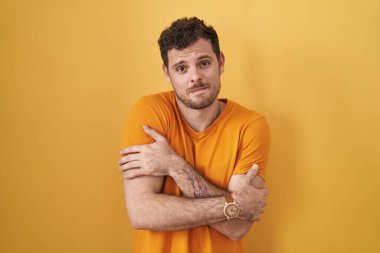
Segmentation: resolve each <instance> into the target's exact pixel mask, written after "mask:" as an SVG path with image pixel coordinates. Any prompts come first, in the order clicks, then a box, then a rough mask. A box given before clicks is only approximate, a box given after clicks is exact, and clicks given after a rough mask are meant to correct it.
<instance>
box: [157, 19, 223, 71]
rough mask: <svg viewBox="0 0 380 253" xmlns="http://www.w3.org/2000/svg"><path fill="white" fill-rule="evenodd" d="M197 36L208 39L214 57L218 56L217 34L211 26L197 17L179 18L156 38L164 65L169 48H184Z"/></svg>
mask: <svg viewBox="0 0 380 253" xmlns="http://www.w3.org/2000/svg"><path fill="white" fill-rule="evenodd" d="M199 38H203V39H207V40H209V41H210V42H211V47H212V50H213V51H214V53H215V55H216V57H217V58H219V57H220V49H219V40H218V35H217V34H216V31H215V30H214V28H212V26H207V25H206V24H205V23H204V22H203V20H200V19H198V18H197V17H192V18H180V19H177V20H176V21H174V22H173V23H172V24H171V26H170V27H168V28H166V29H165V30H164V31H162V33H161V36H160V38H159V39H158V45H159V46H160V51H161V57H162V60H163V61H164V64H165V66H166V67H168V51H169V50H171V49H173V48H175V49H177V50H180V49H184V48H186V47H188V46H190V45H191V44H193V43H194V42H195V41H197V40H198V39H199Z"/></svg>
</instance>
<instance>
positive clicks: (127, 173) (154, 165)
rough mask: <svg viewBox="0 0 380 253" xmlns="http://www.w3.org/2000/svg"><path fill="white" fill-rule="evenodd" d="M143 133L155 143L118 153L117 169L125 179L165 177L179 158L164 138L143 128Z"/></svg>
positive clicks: (146, 127) (153, 131) (150, 129)
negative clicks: (119, 157) (119, 155)
mask: <svg viewBox="0 0 380 253" xmlns="http://www.w3.org/2000/svg"><path fill="white" fill-rule="evenodd" d="M143 129H144V132H145V133H146V134H147V135H149V136H151V137H152V138H153V139H154V140H155V142H153V143H151V144H145V145H135V146H130V147H128V148H126V149H124V150H122V151H121V152H120V154H121V155H122V156H123V157H122V158H121V159H120V160H119V168H120V170H121V172H123V174H124V177H125V178H126V179H132V178H135V177H139V176H166V175H168V174H169V168H170V167H173V166H174V165H175V163H176V161H177V160H178V158H180V157H179V156H178V155H177V154H176V153H175V152H174V150H173V149H172V147H171V146H170V144H169V143H168V141H167V140H166V138H165V137H163V136H162V135H160V134H159V133H158V132H157V131H155V130H154V129H152V128H150V127H148V126H145V125H144V126H143Z"/></svg>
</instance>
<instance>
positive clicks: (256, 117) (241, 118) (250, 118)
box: [227, 100, 266, 128]
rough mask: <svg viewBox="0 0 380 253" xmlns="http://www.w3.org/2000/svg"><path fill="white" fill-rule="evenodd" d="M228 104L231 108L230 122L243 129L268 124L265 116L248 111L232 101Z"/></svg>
mask: <svg viewBox="0 0 380 253" xmlns="http://www.w3.org/2000/svg"><path fill="white" fill-rule="evenodd" d="M227 103H228V105H229V107H230V113H229V116H230V117H229V120H230V121H232V122H235V123H236V124H238V125H240V126H242V127H243V128H244V127H245V126H249V125H252V124H262V123H264V122H265V123H266V118H265V116H264V115H263V114H261V113H258V112H256V111H254V110H251V109H248V108H247V107H245V106H243V105H240V104H238V103H236V102H234V101H232V100H228V102H227Z"/></svg>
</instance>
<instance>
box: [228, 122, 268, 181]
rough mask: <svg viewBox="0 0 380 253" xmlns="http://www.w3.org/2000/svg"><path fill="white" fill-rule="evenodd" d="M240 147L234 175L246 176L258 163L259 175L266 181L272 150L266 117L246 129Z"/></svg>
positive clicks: (251, 123)
mask: <svg viewBox="0 0 380 253" xmlns="http://www.w3.org/2000/svg"><path fill="white" fill-rule="evenodd" d="M239 145H240V146H239V150H238V157H237V162H236V164H235V168H234V171H233V174H234V175H237V174H244V173H246V172H248V170H249V169H250V168H251V167H252V165H253V164H255V163H256V164H258V165H259V172H258V175H259V176H261V177H262V178H263V179H264V178H265V171H266V166H267V163H268V160H269V148H270V133H269V127H268V124H267V121H266V119H265V118H264V117H261V118H259V119H256V120H254V121H251V122H249V123H248V124H247V125H246V126H245V127H244V129H243V133H242V137H241V140H240V144H239Z"/></svg>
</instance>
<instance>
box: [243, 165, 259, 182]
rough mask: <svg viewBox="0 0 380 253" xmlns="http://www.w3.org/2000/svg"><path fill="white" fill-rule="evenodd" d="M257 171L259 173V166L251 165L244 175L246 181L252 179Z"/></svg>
mask: <svg viewBox="0 0 380 253" xmlns="http://www.w3.org/2000/svg"><path fill="white" fill-rule="evenodd" d="M258 171H259V165H257V164H254V165H252V167H251V169H250V170H249V171H248V172H247V174H246V176H247V180H251V179H253V178H254V177H255V176H256V175H257V172H258Z"/></svg>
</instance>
